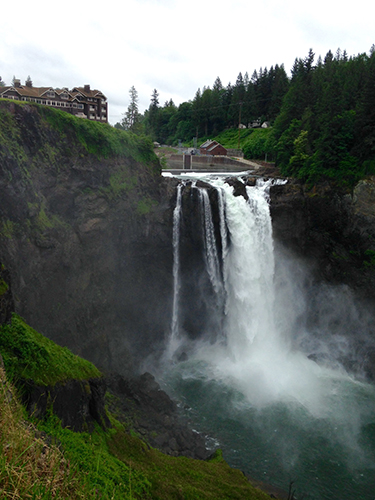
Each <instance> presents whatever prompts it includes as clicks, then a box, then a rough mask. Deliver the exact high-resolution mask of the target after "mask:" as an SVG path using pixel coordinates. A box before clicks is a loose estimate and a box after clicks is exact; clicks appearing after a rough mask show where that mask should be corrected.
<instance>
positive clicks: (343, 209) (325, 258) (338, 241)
mask: <svg viewBox="0 0 375 500" xmlns="http://www.w3.org/2000/svg"><path fill="white" fill-rule="evenodd" d="M270 198H271V216H272V221H273V232H274V237H275V240H276V241H277V242H278V243H281V244H282V245H283V246H285V247H286V248H288V249H290V250H292V251H293V252H294V253H295V254H296V255H298V256H301V257H304V258H305V259H306V260H307V261H309V262H310V263H311V264H312V265H313V267H314V273H315V276H316V278H317V279H318V280H324V281H327V282H328V283H332V284H340V283H344V284H347V285H348V286H350V287H351V288H352V289H353V290H354V291H355V292H356V293H357V294H358V295H359V296H360V297H361V298H362V299H366V300H368V301H370V302H374V301H375V286H374V285H375V179H374V178H371V179H367V180H363V181H360V182H359V183H358V184H357V186H356V187H355V189H354V190H353V192H352V193H348V192H345V191H344V190H340V189H338V188H334V187H332V186H330V185H328V184H326V185H321V186H317V187H315V188H313V189H310V188H307V187H306V186H305V185H303V184H301V183H300V182H298V181H289V182H288V183H287V184H284V185H276V186H273V187H272V188H271V192H270Z"/></svg>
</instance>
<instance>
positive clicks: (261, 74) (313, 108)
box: [138, 46, 375, 187]
mask: <svg viewBox="0 0 375 500" xmlns="http://www.w3.org/2000/svg"><path fill="white" fill-rule="evenodd" d="M290 73H291V74H290V76H288V75H287V73H286V71H285V69H284V66H283V64H281V65H276V66H271V68H269V69H268V68H261V69H260V70H259V71H254V72H253V73H252V75H251V77H249V75H248V74H247V73H245V75H242V73H239V74H238V77H237V79H236V82H235V84H234V85H231V84H230V83H229V84H228V85H227V86H224V85H223V84H222V82H221V80H220V78H219V77H218V78H217V79H216V80H215V82H214V84H213V86H212V88H211V87H209V86H205V87H204V88H203V90H202V91H201V90H200V89H198V90H197V92H196V94H195V97H194V98H192V99H191V100H189V101H188V102H183V103H182V104H180V105H179V106H176V105H175V104H174V103H173V101H172V100H170V101H167V102H166V103H165V104H164V106H160V105H159V102H158V93H157V91H156V90H154V93H153V96H152V99H151V103H150V106H149V108H148V110H146V112H145V113H144V115H143V116H141V117H140V123H139V124H138V130H142V131H144V132H146V133H148V134H149V135H150V136H151V137H152V138H153V139H156V140H157V141H158V142H160V143H167V144H177V143H178V142H179V141H182V142H185V143H186V144H188V145H190V146H192V145H193V138H194V140H195V143H196V144H197V145H198V146H199V144H201V143H202V142H203V141H204V139H206V138H210V139H213V138H216V140H218V141H219V142H222V143H223V145H224V146H227V147H236V148H237V147H238V144H239V138H238V125H239V124H240V123H241V124H243V125H245V126H246V127H249V128H250V130H249V129H242V130H241V137H242V138H241V147H242V148H243V150H244V153H245V158H248V159H251V158H259V157H262V159H264V158H265V157H267V159H268V160H270V161H274V162H276V165H277V166H278V167H279V168H280V170H281V172H282V174H283V175H287V176H293V177H297V178H300V179H302V180H304V181H307V182H309V183H315V182H317V181H321V180H331V181H334V182H336V183H338V184H341V185H344V186H347V187H352V186H353V185H354V184H355V182H357V181H358V180H359V179H361V178H363V177H365V176H367V175H372V174H374V173H375V112H374V109H375V106H374V99H375V98H374V95H375V93H374V82H375V47H374V46H373V47H372V48H371V50H370V51H369V53H361V54H358V55H356V56H355V55H353V56H348V54H347V52H346V51H345V50H344V51H341V50H340V49H338V50H337V51H336V53H332V52H331V51H328V53H327V54H326V55H325V57H324V58H322V57H320V56H319V57H318V58H316V57H315V54H314V52H313V50H312V49H310V51H309V52H308V54H307V56H306V57H305V58H296V60H295V62H294V65H293V67H292V68H291V72H290ZM263 123H267V125H268V126H271V127H272V131H267V132H264V131H258V130H257V129H256V130H254V132H252V127H254V126H255V127H258V126H259V125H261V124H263ZM140 125H142V126H140ZM230 136H232V137H230ZM249 136H250V138H251V140H250V141H249V140H248V138H249ZM220 139H222V141H220Z"/></svg>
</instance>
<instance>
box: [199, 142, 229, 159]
mask: <svg viewBox="0 0 375 500" xmlns="http://www.w3.org/2000/svg"><path fill="white" fill-rule="evenodd" d="M199 152H200V154H201V155H210V156H227V150H226V149H225V147H224V146H222V145H221V144H219V143H218V142H217V141H211V140H208V141H206V142H204V143H203V144H201V146H200V147H199Z"/></svg>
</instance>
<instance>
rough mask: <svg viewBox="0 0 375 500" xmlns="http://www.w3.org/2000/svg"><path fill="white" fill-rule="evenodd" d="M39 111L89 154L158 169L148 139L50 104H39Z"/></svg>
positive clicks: (151, 144) (152, 148) (53, 125)
mask: <svg viewBox="0 0 375 500" xmlns="http://www.w3.org/2000/svg"><path fill="white" fill-rule="evenodd" d="M40 113H41V115H42V116H44V118H45V120H46V121H47V122H48V123H49V124H50V125H51V126H52V127H53V128H54V129H56V130H58V131H59V132H60V133H61V134H63V135H64V136H66V137H68V138H69V139H71V138H72V137H74V138H76V139H77V140H78V141H79V143H80V144H81V146H83V147H84V149H85V150H86V151H87V152H88V153H91V154H93V155H95V156H97V157H99V158H110V157H127V158H133V159H134V160H136V161H139V162H140V163H143V164H144V165H147V166H149V167H151V168H155V169H157V168H158V161H157V158H156V155H155V153H154V147H153V143H152V141H151V139H149V138H146V137H140V136H138V135H135V134H133V133H132V132H128V131H123V130H118V129H116V128H114V127H111V126H110V125H109V124H108V123H99V122H95V121H92V120H87V119H82V118H77V117H75V116H73V115H70V114H69V113H66V112H64V111H60V110H56V109H51V108H48V107H40Z"/></svg>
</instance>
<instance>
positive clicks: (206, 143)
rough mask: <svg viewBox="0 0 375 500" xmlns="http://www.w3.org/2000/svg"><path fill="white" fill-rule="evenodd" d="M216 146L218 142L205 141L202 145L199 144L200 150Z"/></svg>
mask: <svg viewBox="0 0 375 500" xmlns="http://www.w3.org/2000/svg"><path fill="white" fill-rule="evenodd" d="M216 144H219V143H218V142H216V141H212V140H210V139H209V140H207V141H206V142H204V143H203V144H201V146H200V148H202V149H208V148H209V147H210V146H213V145H216Z"/></svg>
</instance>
